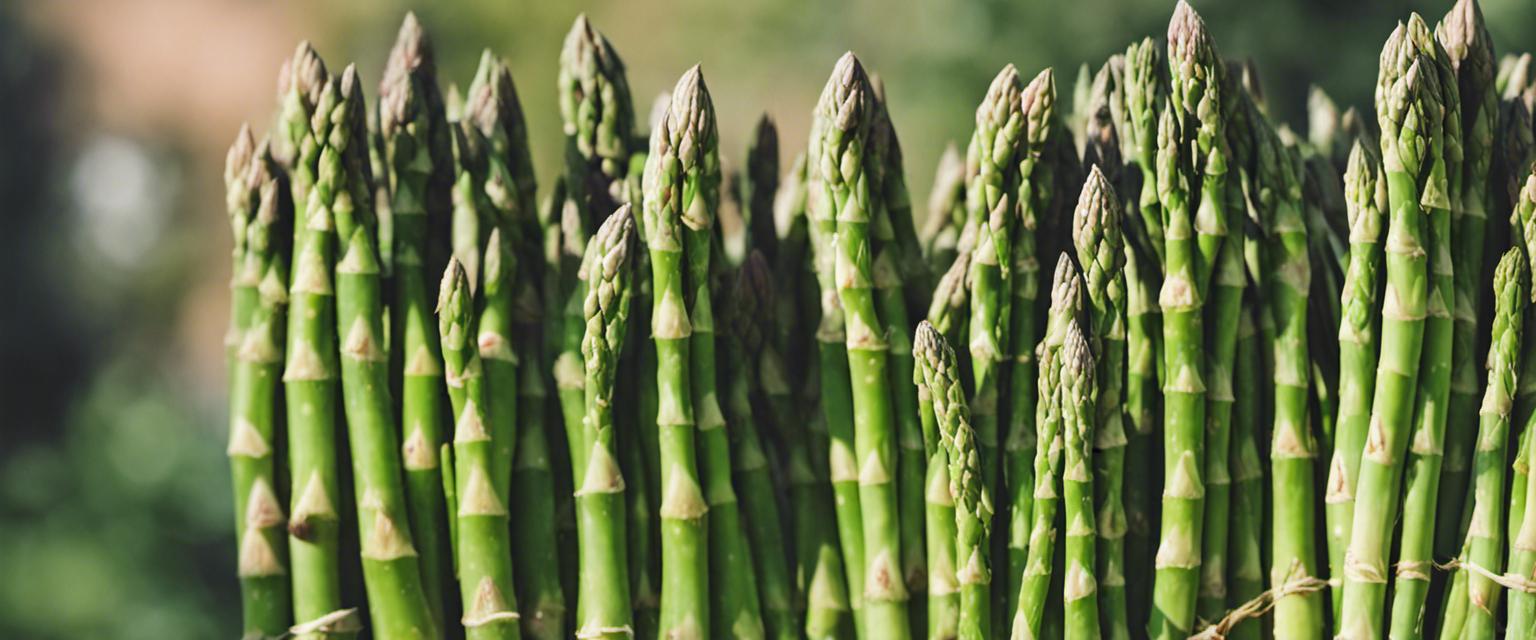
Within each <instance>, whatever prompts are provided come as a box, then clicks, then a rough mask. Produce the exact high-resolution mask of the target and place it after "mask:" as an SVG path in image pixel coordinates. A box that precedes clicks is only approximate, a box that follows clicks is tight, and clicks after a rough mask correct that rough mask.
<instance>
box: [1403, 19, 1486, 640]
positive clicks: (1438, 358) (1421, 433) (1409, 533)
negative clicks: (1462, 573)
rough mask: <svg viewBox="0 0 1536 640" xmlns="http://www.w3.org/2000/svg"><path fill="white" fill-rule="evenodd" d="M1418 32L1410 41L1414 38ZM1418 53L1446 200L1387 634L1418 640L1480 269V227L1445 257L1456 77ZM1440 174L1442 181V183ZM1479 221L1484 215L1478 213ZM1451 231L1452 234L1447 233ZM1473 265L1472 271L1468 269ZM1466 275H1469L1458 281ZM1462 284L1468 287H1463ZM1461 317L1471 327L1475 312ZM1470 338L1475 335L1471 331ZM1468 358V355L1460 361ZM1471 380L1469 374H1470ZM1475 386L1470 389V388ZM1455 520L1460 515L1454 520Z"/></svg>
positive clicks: (1453, 194) (1436, 236)
mask: <svg viewBox="0 0 1536 640" xmlns="http://www.w3.org/2000/svg"><path fill="white" fill-rule="evenodd" d="M1421 33H1422V32H1417V33H1415V35H1421ZM1417 46H1418V48H1419V49H1420V50H1421V51H1424V52H1425V53H1426V54H1427V55H1429V56H1430V57H1431V60H1432V61H1433V63H1434V65H1433V68H1434V70H1435V72H1436V74H1437V76H1438V78H1439V82H1440V90H1441V99H1442V102H1443V103H1444V104H1445V110H1444V115H1443V127H1444V129H1443V130H1444V135H1443V139H1444V140H1445V144H1444V145H1443V151H1442V150H1441V148H1436V147H1433V146H1432V147H1431V152H1432V153H1436V155H1435V156H1434V157H1432V158H1431V161H1432V169H1431V171H1432V176H1434V177H1432V179H1436V180H1442V179H1443V180H1444V181H1445V182H1444V184H1446V185H1447V187H1446V194H1445V195H1446V196H1447V199H1446V201H1444V202H1435V203H1432V204H1431V205H1430V208H1429V233H1428V241H1429V244H1428V247H1427V249H1426V250H1427V251H1428V252H1429V258H1430V260H1431V262H1430V267H1429V269H1430V271H1429V275H1430V281H1429V302H1428V307H1427V313H1428V317H1427V318H1426V320H1425V325H1424V326H1425V328H1424V347H1423V349H1424V355H1423V358H1424V359H1423V364H1422V365H1420V366H1421V369H1422V371H1421V373H1420V376H1421V380H1420V383H1419V391H1418V396H1417V398H1416V401H1415V407H1414V418H1413V424H1414V431H1413V434H1412V436H1411V443H1410V445H1409V449H1408V473H1407V476H1406V485H1405V486H1404V488H1403V530H1402V537H1401V539H1400V540H1399V542H1398V548H1399V550H1398V559H1397V563H1396V564H1397V576H1396V577H1397V579H1396V581H1395V585H1394V588H1393V602H1392V627H1391V631H1390V633H1391V635H1393V636H1397V637H1417V636H1420V635H1422V629H1423V626H1424V620H1423V618H1424V609H1425V607H1424V603H1425V602H1426V601H1427V599H1428V591H1429V578H1430V569H1431V563H1432V561H1433V555H1432V554H1433V550H1434V531H1435V517H1436V514H1437V507H1436V505H1435V502H1434V501H1435V498H1436V496H1437V494H1438V493H1439V482H1440V470H1441V464H1442V460H1443V458H1444V453H1445V446H1446V445H1445V443H1446V439H1447V437H1448V436H1447V433H1446V429H1447V420H1448V417H1449V414H1448V407H1447V403H1448V402H1449V397H1450V393H1451V391H1450V390H1451V386H1452V384H1453V376H1454V375H1455V374H1454V373H1453V372H1452V367H1454V366H1456V364H1455V360H1458V359H1462V356H1457V355H1455V354H1454V352H1453V349H1454V342H1453V341H1454V340H1455V333H1456V332H1458V331H1461V330H1462V329H1459V328H1457V327H1456V326H1455V324H1456V323H1457V322H1460V321H1459V320H1455V319H1454V318H1453V313H1455V311H1454V309H1455V308H1456V306H1458V305H1459V303H1457V302H1456V299H1457V298H1461V297H1463V296H1462V294H1461V293H1460V292H1458V291H1457V290H1456V289H1457V287H1458V286H1460V284H1461V281H1460V280H1461V278H1462V277H1469V278H1475V277H1476V274H1477V272H1478V271H1479V270H1480V268H1481V265H1482V257H1481V251H1482V242H1483V241H1482V238H1481V235H1482V233H1481V231H1482V230H1481V229H1478V230H1477V235H1478V236H1479V238H1478V239H1477V244H1476V246H1475V247H1469V248H1472V249H1475V250H1476V252H1477V253H1476V254H1475V255H1474V256H1466V257H1465V259H1466V262H1465V263H1464V264H1465V265H1467V268H1462V269H1458V268H1455V267H1454V262H1453V258H1452V253H1453V252H1456V254H1457V256H1458V258H1459V257H1461V255H1460V254H1461V252H1459V251H1457V249H1458V248H1459V245H1458V244H1457V243H1459V242H1460V241H1461V240H1464V238H1463V237H1462V231H1463V230H1464V229H1465V227H1464V226H1463V225H1464V223H1465V222H1466V221H1465V217H1466V216H1465V214H1464V213H1463V212H1462V211H1461V209H1462V203H1461V198H1460V184H1461V180H1462V174H1461V165H1460V163H1461V158H1460V155H1461V148H1460V145H1461V137H1462V136H1461V119H1460V112H1459V104H1460V98H1459V97H1458V92H1457V79H1456V76H1455V72H1454V70H1453V69H1452V65H1451V61H1450V60H1449V56H1448V55H1447V53H1446V51H1445V49H1444V48H1443V47H1442V46H1441V44H1440V43H1439V42H1438V41H1436V40H1427V41H1420V42H1418V43H1417ZM1442 175H1443V177H1441V176H1442ZM1478 215H1483V214H1482V213H1481V212H1479V213H1478ZM1453 225H1454V231H1453ZM1472 265H1476V266H1472ZM1458 271H1466V272H1468V273H1470V274H1471V275H1470V276H1457V275H1456V272H1458ZM1467 284H1468V286H1471V285H1470V282H1468V283H1467ZM1467 313H1468V315H1470V316H1472V320H1473V322H1474V323H1475V322H1476V320H1475V312H1472V311H1471V309H1470V308H1469V309H1468V310H1467ZM1474 333H1475V331H1474ZM1465 339H1466V340H1467V342H1468V343H1469V344H1467V347H1468V348H1469V349H1471V348H1475V342H1476V340H1475V337H1474V336H1471V335H1469V336H1466V337H1465ZM1464 357H1465V358H1468V359H1470V355H1467V356H1464ZM1470 373H1471V376H1472V379H1473V380H1476V374H1475V372H1470ZM1473 386H1474V387H1475V386H1476V385H1475V384H1474V385H1473ZM1458 515H1459V514H1458Z"/></svg>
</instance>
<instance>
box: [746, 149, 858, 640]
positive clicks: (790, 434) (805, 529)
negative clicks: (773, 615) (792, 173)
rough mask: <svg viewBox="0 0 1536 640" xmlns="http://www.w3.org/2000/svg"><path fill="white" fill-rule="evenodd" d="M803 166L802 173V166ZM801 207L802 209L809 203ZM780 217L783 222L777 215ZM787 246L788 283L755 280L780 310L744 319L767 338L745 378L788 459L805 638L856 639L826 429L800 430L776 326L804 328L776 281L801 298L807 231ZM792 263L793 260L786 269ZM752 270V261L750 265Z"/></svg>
mask: <svg viewBox="0 0 1536 640" xmlns="http://www.w3.org/2000/svg"><path fill="white" fill-rule="evenodd" d="M797 164H799V165H801V166H802V168H803V162H800V163H797ZM779 195H780V196H781V197H782V196H784V195H785V192H783V191H781V192H780V194H779ZM790 197H794V196H793V195H791V196H790ZM801 200H802V202H803V198H802V199H801ZM775 206H778V205H777V204H776V205H775ZM801 206H802V207H803V205H801ZM775 215H776V217H777V216H778V213H776V214H775ZM791 215H792V216H793V217H794V218H800V219H802V220H803V215H804V211H803V208H802V209H801V210H800V212H799V213H798V214H791ZM781 240H782V242H781V244H780V247H781V251H780V254H779V257H780V258H781V259H782V260H781V261H780V263H779V267H780V268H779V269H775V272H776V273H778V274H786V273H787V274H788V276H789V277H783V275H780V276H778V277H777V278H772V279H770V278H753V279H752V280H751V282H752V283H753V286H754V287H755V288H756V296H757V299H758V300H757V303H758V304H759V305H760V306H761V305H762V304H763V302H764V301H765V300H766V301H768V302H770V303H774V302H775V301H777V303H776V304H773V307H774V308H776V309H780V310H781V311H780V312H779V313H775V314H771V315H770V314H766V313H757V314H755V315H752V316H748V317H746V318H743V319H744V320H750V321H752V322H754V323H758V327H757V329H755V330H752V331H745V332H744V333H745V335H746V336H749V337H754V336H760V337H761V339H749V340H747V344H746V347H747V355H748V357H749V358H751V359H752V360H751V361H753V362H756V363H757V366H756V367H755V370H749V371H748V373H747V377H748V380H749V382H751V383H753V384H754V388H755V393H756V395H758V396H760V397H761V398H762V403H763V404H764V405H766V406H767V408H768V410H767V411H766V414H767V416H768V417H769V419H770V421H769V422H768V423H767V424H768V425H769V426H770V427H771V429H772V432H773V433H776V434H778V436H779V437H778V440H779V442H780V443H781V446H782V447H783V449H784V452H783V453H784V457H785V458H786V460H785V461H784V466H785V470H784V475H785V476H786V478H785V481H786V483H787V484H788V485H789V502H788V506H789V508H790V509H791V510H792V512H793V516H792V517H791V518H790V520H791V521H792V523H793V527H794V531H793V536H794V538H793V540H794V544H793V545H792V548H793V549H794V552H795V558H794V562H795V564H794V567H795V569H794V573H795V575H794V583H793V584H794V586H795V593H794V596H795V598H796V602H795V606H796V609H797V611H798V610H800V609H803V613H804V618H805V619H804V631H803V633H804V635H805V637H808V638H818V639H819V638H835V637H842V636H843V635H846V634H848V633H851V632H852V619H851V618H850V617H849V606H848V594H847V592H846V591H845V589H846V586H845V585H846V584H847V583H846V579H845V578H844V576H843V560H842V555H841V552H840V551H839V550H838V546H837V530H836V524H835V518H836V516H835V515H834V514H835V509H834V507H833V506H832V493H831V485H830V484H829V483H828V478H827V474H828V470H827V467H826V463H825V458H824V457H822V458H818V457H817V456H815V455H814V452H817V451H820V452H822V453H825V452H826V450H827V446H828V445H827V440H826V435H825V430H824V429H823V430H820V431H818V430H814V429H808V428H805V426H804V425H803V424H802V415H803V412H804V411H805V410H804V409H803V408H801V407H797V406H796V405H795V395H794V390H793V388H792V386H791V384H790V371H791V366H792V365H791V364H790V363H789V362H788V361H787V359H786V358H785V357H784V355H783V353H784V352H783V349H784V347H785V345H789V344H795V343H794V342H791V341H790V340H789V332H788V331H785V330H783V329H781V328H780V327H779V326H776V325H777V324H778V323H783V322H797V321H798V318H797V314H796V309H794V308H793V307H795V306H797V305H798V304H799V303H797V302H791V303H788V304H787V305H786V304H785V303H784V302H783V301H782V298H783V296H779V295H777V294H776V293H775V292H774V289H773V288H774V284H773V282H774V280H777V281H779V282H783V283H785V284H787V285H789V291H790V293H792V294H793V293H795V289H796V288H797V287H796V286H795V285H796V281H795V279H794V276H797V275H799V274H800V270H801V269H804V263H803V262H802V261H801V258H795V257H794V256H795V254H799V255H801V257H802V258H803V253H804V250H805V248H806V247H804V241H805V239H804V237H803V230H802V232H801V233H793V232H792V233H788V234H785V235H784V236H783V237H782V238H781ZM789 260H794V261H793V262H787V261H789ZM752 263H753V261H752V260H751V259H750V258H749V260H748V265H751V264H752ZM751 268H752V269H757V267H751ZM807 288H810V287H807ZM786 307H789V308H788V309H786ZM811 411H817V412H819V411H820V409H819V408H812V409H811ZM749 524H751V525H752V526H753V527H754V529H755V528H757V527H759V526H760V525H758V524H757V523H756V522H755V521H751V520H750V519H749ZM754 544H756V543H754ZM759 564H762V563H759Z"/></svg>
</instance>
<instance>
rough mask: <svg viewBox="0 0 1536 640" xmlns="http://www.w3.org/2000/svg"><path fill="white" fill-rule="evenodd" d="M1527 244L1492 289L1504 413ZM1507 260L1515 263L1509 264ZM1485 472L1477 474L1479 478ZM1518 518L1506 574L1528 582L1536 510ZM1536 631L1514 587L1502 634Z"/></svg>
mask: <svg viewBox="0 0 1536 640" xmlns="http://www.w3.org/2000/svg"><path fill="white" fill-rule="evenodd" d="M1533 183H1536V180H1533V181H1532V182H1529V183H1527V184H1528V185H1529V186H1528V187H1527V192H1528V193H1530V192H1532V191H1536V184H1533ZM1527 201H1528V202H1536V196H1532V197H1530V198H1527ZM1522 235H1523V234H1522ZM1526 245H1527V246H1526V247H1516V248H1513V249H1511V250H1510V251H1509V252H1508V253H1506V254H1505V256H1504V258H1503V260H1502V261H1501V262H1500V264H1499V270H1498V273H1497V275H1496V276H1495V278H1496V279H1497V278H1498V277H1499V276H1503V277H1504V279H1503V280H1502V281H1498V280H1496V282H1495V284H1496V285H1498V284H1502V285H1504V286H1503V287H1498V286H1496V287H1495V289H1494V298H1495V307H1496V308H1497V310H1498V311H1497V312H1496V314H1495V315H1494V322H1493V332H1494V333H1493V340H1492V343H1491V345H1492V346H1491V347H1490V351H1489V353H1488V394H1489V395H1493V394H1494V393H1496V392H1495V387H1496V386H1497V387H1498V389H1499V390H1498V391H1497V393H1500V394H1502V397H1501V398H1499V400H1500V401H1502V402H1503V404H1502V405H1498V404H1496V405H1495V406H1494V407H1492V408H1491V409H1493V410H1494V411H1500V410H1502V411H1504V412H1505V415H1508V411H1509V408H1510V404H1511V403H1510V401H1509V398H1510V397H1511V396H1512V395H1513V392H1512V389H1516V388H1518V387H1517V386H1516V384H1515V381H1514V380H1511V379H1510V378H1516V379H1518V378H1519V376H1520V375H1521V374H1524V373H1525V371H1524V370H1520V369H1518V367H1519V359H1520V357H1519V355H1518V354H1519V353H1520V340H1521V335H1522V333H1523V331H1524V321H1523V314H1524V313H1525V309H1526V304H1527V299H1526V297H1525V295H1526V291H1525V290H1524V288H1525V287H1527V286H1529V280H1528V276H1527V273H1528V272H1527V271H1526V265H1525V251H1528V246H1529V242H1527V243H1526ZM1505 262H1510V263H1515V264H1514V266H1511V267H1508V268H1507V269H1506V267H1505V265H1504V263H1505ZM1507 270H1512V271H1514V272H1515V274H1514V276H1510V275H1509V274H1508V273H1507V272H1506V271H1507ZM1532 442H1533V439H1531V438H1523V439H1522V440H1521V443H1520V444H1521V445H1522V446H1523V448H1525V449H1526V451H1524V452H1522V453H1523V455H1524V456H1526V459H1527V460H1529V459H1530V457H1531V452H1530V451H1529V449H1530V447H1531V446H1532V444H1531V443H1532ZM1479 453H1481V451H1479ZM1482 477H1483V476H1479V478H1482ZM1525 491H1526V495H1525V496H1523V499H1524V500H1525V503H1526V505H1527V507H1529V505H1530V504H1532V503H1533V502H1536V500H1533V498H1532V496H1531V493H1532V492H1536V484H1531V483H1530V482H1527V483H1526V486H1525ZM1477 498H1478V496H1474V502H1475V501H1476V500H1477ZM1510 500H1511V501H1512V502H1513V501H1515V500H1517V498H1516V496H1513V495H1512V496H1510ZM1511 517H1513V514H1511ZM1520 520H1521V522H1519V523H1518V525H1517V529H1516V532H1515V535H1514V537H1513V538H1511V539H1510V542H1509V567H1508V574H1507V575H1509V576H1510V577H1513V578H1517V579H1523V580H1526V581H1529V580H1530V579H1531V577H1532V575H1533V574H1536V510H1533V509H1530V508H1527V509H1525V511H1524V513H1523V514H1521V518H1520ZM1527 584H1528V583H1527ZM1532 632H1536V594H1533V593H1532V592H1531V591H1530V590H1529V589H1510V590H1509V618H1508V621H1507V623H1506V625H1505V636H1504V637H1505V638H1511V639H1513V638H1521V637H1526V636H1528V635H1529V634H1531V633H1532Z"/></svg>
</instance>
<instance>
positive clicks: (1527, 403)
mask: <svg viewBox="0 0 1536 640" xmlns="http://www.w3.org/2000/svg"><path fill="white" fill-rule="evenodd" d="M1511 102H1513V103H1517V104H1518V103H1521V102H1522V101H1521V100H1518V99H1517V100H1512V101H1511ZM1507 113H1508V114H1509V115H1511V116H1513V117H1515V118H1521V117H1524V116H1523V115H1522V114H1526V113H1529V110H1528V109H1527V108H1526V105H1524V104H1521V106H1519V107H1513V106H1511V108H1509V109H1508V110H1507ZM1515 128H1516V129H1518V128H1520V127H1519V126H1516V127H1515ZM1511 146H1514V145H1511ZM1510 152H1511V153H1512V154H1514V153H1518V151H1517V150H1515V149H1511V150H1510ZM1527 153H1528V152H1527ZM1516 166H1519V167H1521V168H1520V169H1519V172H1520V173H1522V174H1526V175H1525V176H1524V177H1525V178H1526V179H1527V181H1528V180H1529V174H1528V173H1527V172H1528V170H1529V168H1530V164H1529V162H1528V161H1527V162H1526V163H1524V164H1522V165H1516ZM1527 184H1528V182H1527ZM1527 199H1528V198H1527V196H1526V194H1525V191H1524V190H1521V191H1520V193H1519V195H1518V196H1516V197H1512V198H1511V201H1513V202H1517V203H1518V204H1517V205H1516V206H1515V207H1514V211H1513V213H1512V214H1511V216H1510V220H1511V221H1512V222H1513V221H1516V220H1518V221H1519V226H1520V227H1521V229H1519V231H1518V232H1514V230H1512V233H1511V241H1512V243H1514V244H1518V243H1520V242H1525V243H1526V244H1527V245H1529V244H1530V242H1529V241H1528V240H1526V239H1527V238H1530V237H1533V236H1536V231H1532V230H1530V229H1529V228H1528V225H1529V224H1530V223H1528V222H1526V220H1527V217H1528V210H1527V208H1526V200H1527ZM1526 255H1527V258H1529V257H1530V253H1529V252H1527V254H1526ZM1526 322H1527V330H1529V327H1530V326H1531V325H1536V318H1530V317H1528V318H1527V320H1526ZM1520 373H1521V374H1522V377H1521V378H1520V379H1521V380H1524V381H1525V382H1523V383H1522V384H1521V386H1519V387H1517V388H1516V391H1515V407H1514V412H1515V413H1514V418H1513V420H1514V422H1513V425H1514V427H1513V428H1514V429H1515V430H1516V431H1518V432H1519V434H1520V441H1519V446H1518V447H1517V448H1516V450H1515V456H1514V463H1513V465H1512V466H1513V468H1514V474H1513V475H1512V476H1511V478H1510V489H1511V495H1512V498H1513V499H1512V500H1511V501H1510V505H1509V506H1510V514H1509V515H1510V517H1511V523H1513V522H1514V521H1518V520H1521V519H1523V517H1524V514H1525V507H1526V504H1525V489H1526V486H1527V484H1528V483H1529V478H1530V459H1529V458H1527V457H1526V455H1525V448H1526V447H1525V446H1524V445H1525V444H1526V441H1527V440H1529V439H1530V438H1531V436H1529V435H1527V434H1529V433H1531V432H1532V431H1533V429H1531V426H1532V424H1533V423H1536V354H1531V355H1527V354H1525V353H1522V354H1521V360H1520ZM1526 374H1530V375H1526ZM1510 529H1511V530H1510V531H1509V532H1508V533H1509V535H1510V536H1511V537H1513V536H1514V535H1515V534H1516V533H1517V532H1516V531H1514V530H1513V529H1514V525H1513V524H1511V526H1510Z"/></svg>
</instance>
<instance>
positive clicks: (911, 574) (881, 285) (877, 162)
mask: <svg viewBox="0 0 1536 640" xmlns="http://www.w3.org/2000/svg"><path fill="white" fill-rule="evenodd" d="M873 83H874V90H875V98H876V103H875V113H874V121H873V123H872V125H871V131H870V151H869V154H870V160H871V161H870V165H871V169H872V170H871V172H870V173H871V177H872V179H873V184H875V185H878V189H879V192H878V193H877V196H876V197H875V198H874V199H873V202H874V203H875V206H874V207H873V211H872V215H871V216H870V233H871V239H870V241H871V245H872V247H873V249H874V252H875V255H874V259H873V264H872V267H871V270H872V274H873V277H874V282H873V285H874V290H875V306H876V312H877V313H878V314H879V316H880V319H881V321H882V322H884V323H885V324H886V334H887V336H886V339H887V340H888V341H889V343H890V344H889V347H890V354H891V355H890V366H889V367H888V368H887V369H886V373H887V375H888V376H889V383H890V388H891V390H892V393H891V397H890V402H891V403H892V406H893V410H894V413H895V423H896V447H897V449H896V451H897V458H896V461H895V462H896V492H897V493H896V495H897V505H898V514H899V518H900V526H901V575H902V579H903V581H904V582H905V584H906V588H907V596H908V598H909V600H921V601H926V600H927V597H928V566H927V559H926V558H925V556H926V549H925V547H924V540H923V508H924V507H923V502H924V500H923V475H924V472H923V464H924V460H923V457H924V456H923V435H922V426H921V422H922V420H921V418H920V417H919V416H918V400H917V388H916V387H914V386H913V385H911V384H910V383H909V381H910V380H912V376H913V372H914V371H915V369H914V367H915V366H916V364H915V362H914V360H913V357H912V333H911V329H910V328H909V327H910V326H911V324H910V322H909V321H908V315H907V309H908V304H909V302H914V303H915V302H917V301H921V302H922V305H923V306H926V305H927V294H928V292H929V291H930V288H929V287H928V286H925V284H924V283H923V282H921V280H922V279H924V278H926V276H927V265H926V264H924V263H923V262H922V256H921V255H918V249H917V239H916V232H915V231H913V230H912V229H911V227H912V207H911V204H910V200H909V196H908V194H907V184H906V177H905V168H904V167H903V165H902V157H901V143H900V141H899V140H897V138H896V131H895V127H894V126H893V125H892V124H891V119H890V114H889V113H887V111H886V108H885V89H884V85H883V84H881V83H880V82H879V78H878V77H876V78H874V79H873ZM903 220H904V221H905V222H904V223H903V222H902V221H903ZM903 226H905V227H907V229H906V231H905V232H903V231H900V230H899V229H901V228H902V227H903ZM909 236H910V237H909ZM919 290H921V293H919ZM926 613H927V610H926V608H924V607H911V608H909V609H908V614H909V616H910V617H911V626H912V628H915V629H923V628H926V627H927V621H926V619H925V618H926Z"/></svg>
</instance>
